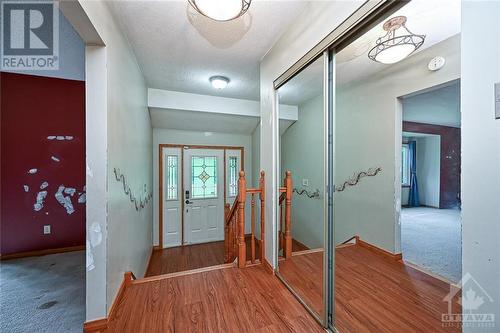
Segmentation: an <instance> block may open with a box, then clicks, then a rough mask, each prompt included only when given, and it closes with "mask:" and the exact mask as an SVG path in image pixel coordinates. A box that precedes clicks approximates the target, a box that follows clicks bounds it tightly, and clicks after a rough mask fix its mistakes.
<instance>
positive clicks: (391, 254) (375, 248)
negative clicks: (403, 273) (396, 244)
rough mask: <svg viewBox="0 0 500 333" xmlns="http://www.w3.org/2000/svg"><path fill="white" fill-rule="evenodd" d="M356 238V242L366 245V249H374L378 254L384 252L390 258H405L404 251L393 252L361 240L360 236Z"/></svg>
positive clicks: (397, 259)
mask: <svg viewBox="0 0 500 333" xmlns="http://www.w3.org/2000/svg"><path fill="white" fill-rule="evenodd" d="M355 238H356V244H358V245H359V246H361V247H364V248H365V249H368V250H370V251H373V252H375V253H378V254H382V255H384V256H386V257H388V258H390V259H393V260H396V261H399V260H403V253H391V252H389V251H387V250H384V249H382V248H380V247H378V246H376V245H373V244H370V243H368V242H365V241H364V240H361V239H360V238H359V236H355Z"/></svg>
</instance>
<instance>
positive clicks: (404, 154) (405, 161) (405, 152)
mask: <svg viewBox="0 0 500 333" xmlns="http://www.w3.org/2000/svg"><path fill="white" fill-rule="evenodd" d="M410 159H411V156H410V146H409V145H408V144H407V143H403V146H402V150H401V184H402V185H403V186H410Z"/></svg>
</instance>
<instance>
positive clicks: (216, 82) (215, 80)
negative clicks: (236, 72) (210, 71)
mask: <svg viewBox="0 0 500 333" xmlns="http://www.w3.org/2000/svg"><path fill="white" fill-rule="evenodd" d="M209 80H210V83H211V84H212V87H214V88H215V89H218V90H221V89H224V88H226V86H227V84H228V83H229V79H228V78H227V77H225V76H212V77H211V78H210V79H209Z"/></svg>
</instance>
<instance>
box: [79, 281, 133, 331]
mask: <svg viewBox="0 0 500 333" xmlns="http://www.w3.org/2000/svg"><path fill="white" fill-rule="evenodd" d="M133 280H136V277H135V275H134V273H132V272H125V273H124V274H123V280H122V283H121V284H120V288H119V289H118V293H117V294H116V297H115V299H114V301H113V304H111V308H110V309H109V313H108V316H107V317H106V318H100V319H95V320H91V321H86V322H85V323H83V332H84V333H104V332H105V331H106V330H107V329H108V325H109V322H110V320H111V319H112V318H113V317H114V316H115V313H116V311H117V308H118V304H120V302H121V300H122V298H123V295H124V294H125V289H127V288H128V287H129V286H130V285H132V281H133Z"/></svg>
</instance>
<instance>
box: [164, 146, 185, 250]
mask: <svg viewBox="0 0 500 333" xmlns="http://www.w3.org/2000/svg"><path fill="white" fill-rule="evenodd" d="M162 152H163V154H162V158H163V171H162V172H163V247H164V248H165V247H172V246H180V245H182V199H183V196H182V188H181V168H182V165H181V163H182V162H181V161H182V158H181V153H182V151H181V148H163V150H162Z"/></svg>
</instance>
